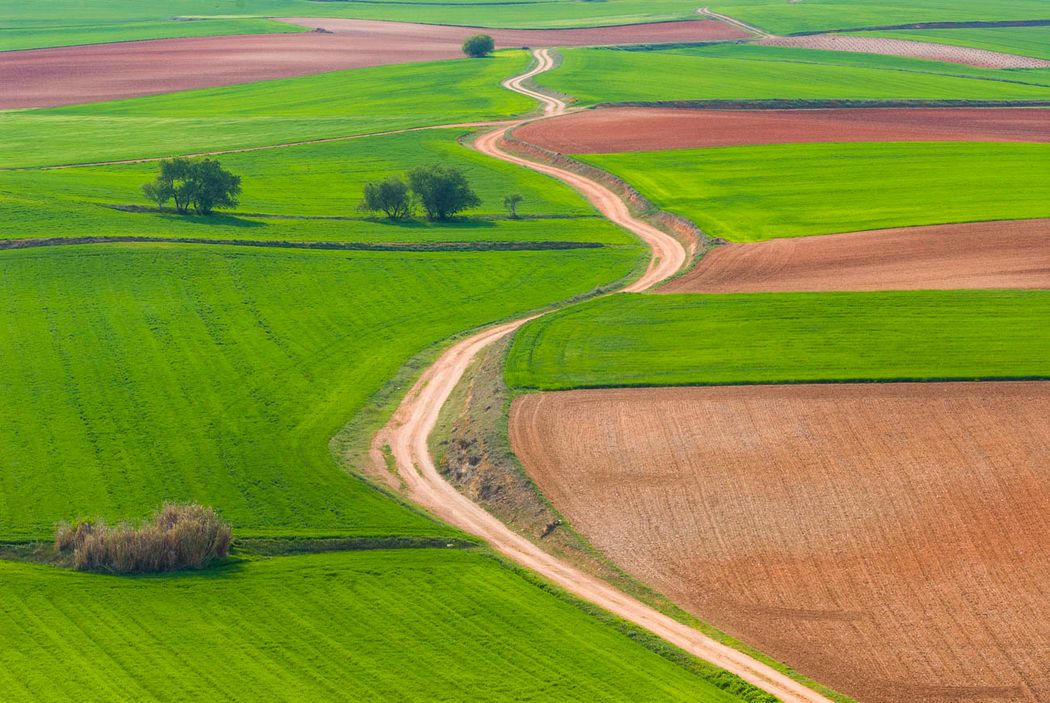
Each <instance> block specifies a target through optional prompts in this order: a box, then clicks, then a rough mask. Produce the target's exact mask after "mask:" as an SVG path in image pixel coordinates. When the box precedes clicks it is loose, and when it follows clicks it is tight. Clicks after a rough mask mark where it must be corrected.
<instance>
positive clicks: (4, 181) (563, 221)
mask: <svg viewBox="0 0 1050 703" xmlns="http://www.w3.org/2000/svg"><path fill="white" fill-rule="evenodd" d="M468 134H469V131H467V130H433V131H424V132H410V133H405V134H395V135H389V136H384V137H365V138H361V139H356V140H349V141H345V142H331V143H323V144H312V145H304V146H297V147H287V148H281V149H273V150H264V151H255V152H248V153H241V154H228V155H224V156H221V157H219V158H220V159H221V161H222V163H223V165H224V166H226V167H227V168H230V169H231V170H233V171H234V172H235V173H238V174H240V175H241V176H242V177H243V179H244V193H243V194H242V197H241V205H240V206H239V209H238V210H239V212H245V213H265V214H272V215H282V216H285V217H286V218H291V217H295V218H300V217H310V218H323V217H341V218H362V217H364V214H363V213H359V212H358V211H357V209H356V208H357V204H358V202H359V201H360V200H361V196H362V192H363V189H364V184H365V182H367V181H369V180H376V179H381V178H383V177H385V176H387V175H390V174H394V173H401V172H403V171H405V170H408V169H411V168H414V167H416V166H421V165H428V164H433V163H441V164H445V165H451V166H455V167H457V168H461V169H463V170H464V171H465V172H466V174H467V177H468V178H469V179H470V182H471V184H472V185H473V186H474V188H475V189H476V190H477V191H478V194H479V195H480V196H481V198H482V201H483V202H482V205H481V207H480V208H478V209H476V210H473V211H471V212H470V213H469V215H470V217H469V219H463V220H460V221H457V222H452V223H442V224H427V223H423V222H420V221H415V222H411V223H389V222H386V221H379V222H370V221H362V220H360V219H357V220H356V221H345V220H324V219H280V218H275V217H270V218H266V217H243V216H216V217H211V218H200V217H178V216H175V215H158V214H143V213H129V212H121V211H117V210H114V209H111V208H108V207H102V206H104V205H123V204H138V205H146V204H148V203H147V202H146V201H145V199H144V198H143V196H142V195H141V191H140V186H141V185H142V184H143V183H145V182H147V181H149V180H152V179H153V177H154V176H155V174H156V172H157V164H155V163H142V164H121V165H111V166H95V167H83V168H75V169H59V170H26V171H0V238H14V239H25V238H36V237H74V236H128V235H134V236H168V237H207V238H212V239H216V238H219V239H225V238H230V239H259V240H274V239H276V240H313V241H365V242H380V243H382V242H420V241H431V242H433V241H507V240H532V241H536V240H560V241H591V242H603V243H613V244H625V243H631V242H632V241H633V240H632V238H631V237H630V236H629V235H627V234H626V233H625V232H623V231H622V230H620V229H618V228H616V227H614V226H613V225H611V224H609V223H608V222H607V221H606V220H604V219H602V218H599V217H597V215H596V213H595V212H594V210H593V209H592V208H591V207H590V206H589V205H588V204H587V203H586V202H585V201H584V200H583V199H582V198H580V197H579V196H578V195H577V194H576V193H574V192H573V191H572V190H571V189H570V188H568V187H567V186H565V185H563V184H561V183H559V182H558V181H555V180H553V179H551V178H547V177H546V176H541V175H538V174H536V173H534V172H532V171H529V170H528V169H523V168H519V167H517V166H512V165H509V164H505V163H503V162H502V161H497V160H495V159H491V158H488V157H485V156H482V155H481V154H479V153H477V152H475V151H473V150H472V149H469V148H467V147H465V146H463V145H461V144H460V143H458V141H457V139H458V138H459V137H463V136H466V135H468ZM508 193H520V194H521V195H523V196H524V198H525V200H524V202H523V203H522V205H521V207H520V213H521V214H522V216H523V217H526V218H528V217H535V218H549V217H554V218H557V219H522V220H509V219H506V212H505V210H504V208H503V197H504V196H505V195H507V194H508Z"/></svg>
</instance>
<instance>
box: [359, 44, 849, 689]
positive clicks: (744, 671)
mask: <svg viewBox="0 0 1050 703" xmlns="http://www.w3.org/2000/svg"><path fill="white" fill-rule="evenodd" d="M537 61H538V62H539V63H540V65H544V62H545V58H544V56H543V55H542V53H540V54H539V55H538V56H537ZM512 85H513V83H512ZM548 106H550V104H548ZM504 131H505V130H502V129H501V130H498V131H496V132H493V133H490V134H488V135H485V136H483V137H481V138H479V139H478V140H477V142H476V147H477V148H478V149H479V150H480V151H482V152H483V153H487V154H490V155H492V156H495V157H496V158H500V159H503V160H505V161H508V162H510V163H516V164H520V165H522V166H525V167H527V168H532V169H534V170H537V171H539V172H541V173H546V174H548V175H552V176H554V177H556V178H561V179H564V180H565V181H566V182H567V183H569V184H570V185H572V186H574V187H575V188H577V189H578V190H579V191H580V192H581V193H583V195H584V196H585V197H587V198H588V199H590V200H591V201H592V202H593V203H594V204H595V206H596V207H598V209H599V210H601V211H602V212H603V213H604V214H605V215H607V216H608V217H610V219H612V220H613V221H615V222H617V223H619V224H621V225H623V226H624V227H627V228H628V229H630V230H631V231H633V232H634V233H636V234H637V235H638V236H639V237H640V238H642V239H643V240H644V241H645V242H646V243H647V244H649V245H650V246H652V247H653V259H652V263H651V264H650V266H649V268H648V270H647V271H646V273H645V275H644V276H643V277H642V278H641V279H639V280H638V281H637V282H636V283H635V284H633V285H632V286H630V288H629V289H630V290H634V291H641V290H645V289H647V288H649V287H651V286H653V285H655V284H656V283H658V282H660V281H662V280H664V279H666V278H667V277H668V276H670V275H672V274H674V273H675V272H676V271H678V270H679V268H681V266H682V265H683V264H684V263H685V259H686V256H685V250H684V249H683V248H682V246H681V245H680V244H679V243H678V242H677V241H676V240H674V239H673V238H671V237H670V236H668V235H666V234H664V233H663V232H660V231H658V230H656V229H654V228H651V227H649V226H648V225H646V224H645V223H643V222H640V221H638V220H636V219H634V218H633V217H632V216H631V215H630V213H628V212H627V208H626V206H625V205H624V204H623V203H622V202H620V201H619V200H618V199H617V198H616V197H615V196H614V195H613V194H612V193H611V192H610V191H608V190H607V189H606V188H604V187H603V186H601V185H599V184H597V183H594V182H592V181H589V180H588V179H585V178H583V177H581V176H578V175H576V174H574V173H571V172H568V171H564V170H561V169H557V168H553V167H550V166H546V165H540V164H534V163H532V162H529V161H526V160H524V159H521V158H518V157H516V156H512V155H509V154H506V153H505V152H503V151H502V150H501V149H500V146H499V139H500V137H501V136H502V134H503V132H504ZM526 321H527V320H517V321H514V322H509V323H506V324H502V325H498V326H496V327H492V328H489V329H486V330H484V331H482V332H479V333H477V334H475V335H473V336H471V337H469V338H467V339H464V340H462V341H460V342H459V343H457V344H455V345H454V346H453V347H452V348H450V349H449V350H448V351H446V352H445V353H444V354H442V355H441V357H440V358H439V359H438V360H437V361H436V362H435V363H434V364H433V365H432V366H431V367H430V368H429V369H427V370H426V372H425V373H424V374H423V375H422V377H421V378H420V379H419V381H418V382H417V383H416V385H415V386H414V387H413V388H412V390H411V391H409V393H408V395H407V396H406V397H405V399H404V401H403V402H402V403H401V405H400V406H399V408H398V410H397V412H396V413H395V415H394V417H393V418H392V419H391V420H390V422H389V423H388V424H387V425H386V427H384V428H383V429H382V430H380V432H379V433H378V434H377V435H376V437H375V440H374V442H373V448H372V461H373V470H374V471H377V472H385V468H386V463H385V460H384V455H383V449H384V447H389V448H390V451H391V453H392V455H393V458H394V462H395V465H396V468H397V480H399V481H400V482H401V483H402V484H403V488H404V491H405V493H406V495H407V496H408V497H409V498H410V499H411V500H412V501H414V502H416V503H418V504H419V505H421V506H423V507H424V508H426V509H427V510H429V511H430V512H432V513H433V514H434V515H436V516H437V517H439V518H441V519H442V520H445V521H447V522H449V523H451V524H452V525H455V526H456V527H459V528H460V529H462V530H465V531H467V532H470V533H471V534H474V535H477V536H480V537H482V538H484V539H485V540H486V541H487V542H488V543H489V544H490V545H491V546H492V547H493V548H494V549H496V550H497V551H499V552H500V553H502V554H504V555H505V556H507V557H509V558H510V559H513V560H514V561H515V562H516V563H518V564H520V565H522V566H524V567H526V568H529V569H532V570H533V571H536V572H537V573H539V574H541V575H542V576H544V577H545V578H547V579H549V580H550V581H551V582H553V583H555V584H557V585H558V586H560V587H562V588H564V589H565V590H567V591H569V592H570V593H572V594H574V595H576V596H578V597H580V598H583V599H585V600H588V601H590V602H592V603H595V604H597V605H599V606H601V607H603V608H605V609H606V610H608V611H610V612H612V613H614V614H615V615H617V616H619V617H621V618H624V619H625V620H628V621H630V622H632V623H635V624H636V625H639V626H641V627H643V628H645V629H647V630H649V631H651V632H653V633H655V634H656V635H658V636H660V637H662V638H663V639H665V640H667V641H668V642H670V643H671V644H674V645H675V646H678V647H680V648H681V649H683V650H685V651H686V652H689V653H690V654H693V655H695V656H697V657H700V658H702V659H705V660H707V661H709V662H711V663H712V664H715V665H716V666H720V667H722V668H724V669H726V670H728V671H731V672H733V673H735V674H737V675H739V676H740V677H741V678H743V679H745V680H747V681H749V682H751V683H753V684H755V685H756V686H758V687H760V688H762V689H765V690H766V691H769V692H770V693H773V694H774V695H776V696H777V697H779V698H780V699H781V700H782V701H785V703H817V702H820V703H830V701H828V699H827V698H825V697H824V696H821V695H819V694H817V693H816V692H814V691H812V690H810V689H808V688H806V687H805V686H802V685H801V684H799V683H797V682H795V681H794V680H792V679H791V678H789V677H787V676H785V675H784V674H781V673H780V672H778V671H776V670H775V669H773V668H771V667H769V666H767V665H765V664H762V663H761V662H758V661H756V660H755V659H752V658H751V657H749V656H747V655H745V654H743V653H741V652H739V651H737V650H735V649H732V648H731V647H727V646H725V645H723V644H721V643H719V642H716V641H715V640H713V639H711V638H709V637H707V636H706V635H704V634H702V633H700V632H698V631H697V630H694V629H693V628H691V627H688V626H686V625H683V624H682V623H680V622H678V621H676V620H674V619H672V618H670V617H668V616H666V615H664V614H663V613H660V612H659V611H657V610H655V609H654V608H651V607H649V606H647V605H645V604H643V603H641V602H640V601H637V600H635V599H633V598H631V597H629V596H627V595H625V594H623V593H621V592H620V591H618V590H617V589H615V588H613V587H612V586H610V585H609V584H608V583H606V582H604V581H602V580H601V579H599V578H596V577H594V576H590V575H588V574H586V573H584V572H582V571H580V570H579V569H577V568H575V567H574V566H572V565H570V564H568V563H565V562H563V561H561V560H559V559H557V558H555V557H553V556H551V555H550V554H547V553H546V552H545V551H543V550H542V549H540V548H539V547H537V546H536V545H535V544H533V543H532V542H530V541H529V540H528V539H526V538H524V537H522V536H521V535H519V534H517V533H515V532H513V531H512V530H510V529H509V528H508V527H507V526H506V525H504V524H503V523H502V522H500V521H499V520H497V519H496V518H495V517H493V516H492V515H491V514H490V513H488V512H486V511H485V510H484V509H483V508H481V507H480V506H479V505H477V504H475V503H473V502H471V501H470V500H469V499H468V498H466V497H465V496H464V495H463V494H461V493H459V492H458V491H457V490H456V489H455V488H454V487H453V486H452V485H451V484H449V483H448V482H446V481H445V480H444V478H442V476H441V475H440V474H439V473H438V471H437V469H436V468H435V466H434V460H433V458H432V457H431V455H430V450H429V447H428V445H427V439H428V438H429V436H430V433H431V432H432V431H433V429H434V426H435V424H436V423H437V419H438V414H439V413H440V411H441V408H442V406H443V405H444V404H445V402H446V400H447V399H448V397H449V395H450V394H451V393H452V390H453V388H455V386H456V384H457V383H458V382H459V380H460V379H461V378H462V377H463V375H464V374H465V373H466V372H467V369H468V368H469V367H470V364H471V362H472V360H473V359H474V357H475V356H476V355H477V354H478V352H479V351H481V350H482V349H484V348H485V347H487V346H488V345H490V344H492V343H494V342H496V341H497V340H499V339H502V338H503V337H505V336H506V335H508V334H510V333H511V332H513V331H514V330H516V329H517V328H518V327H520V326H521V325H522V324H524V323H525V322H526Z"/></svg>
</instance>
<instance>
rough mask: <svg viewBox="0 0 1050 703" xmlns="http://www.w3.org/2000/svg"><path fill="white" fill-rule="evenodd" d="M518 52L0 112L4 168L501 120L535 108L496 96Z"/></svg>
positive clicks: (521, 56) (503, 93)
mask: <svg viewBox="0 0 1050 703" xmlns="http://www.w3.org/2000/svg"><path fill="white" fill-rule="evenodd" d="M528 61H529V59H528V56H527V55H526V54H525V52H522V51H513V52H504V53H500V54H498V55H497V56H496V57H494V58H492V59H490V60H487V61H468V60H465V59H464V60H454V61H440V62H434V63H422V64H410V65H404V66H378V67H375V68H361V69H356V70H353V71H339V72H335V73H324V74H320V75H314V76H302V77H299V78H289V79H284V80H277V81H263V82H261V83H248V84H243V85H237V86H229V87H224V88H209V89H207V90H195V91H186V92H181V93H171V94H168V95H158V96H152V97H145V98H133V99H130V100H121V101H114V102H108V103H95V104H92V105H78V106H73V107H62V108H49V109H39V110H21V111H6V112H0V133H2V134H3V135H4V138H3V140H2V141H0V167H14V166H41V165H49V164H66V163H85V162H95V161H103V160H116V159H133V158H144V157H151V156H170V155H172V154H187V153H194V152H200V151H209V150H220V149H232V148H239V147H251V146H265V145H269V144H282V143H287V142H296V141H302V140H308V139H318V138H324V137H337V136H349V135H357V134H370V133H375V132H384V131H389V130H396V129H405V128H409V127H423V126H427V125H441V124H450V123H459V122H470V121H476V120H487V119H502V118H507V117H511V116H514V115H517V114H519V113H523V112H528V111H529V110H531V109H532V108H533V107H534V106H535V103H534V102H533V101H532V100H529V99H528V98H525V97H524V96H521V95H518V94H517V93H512V92H510V91H508V90H505V89H504V88H502V87H500V81H502V80H503V79H504V78H506V77H508V76H511V75H514V74H516V73H520V72H521V71H522V70H524V68H525V66H526V65H527V64H528Z"/></svg>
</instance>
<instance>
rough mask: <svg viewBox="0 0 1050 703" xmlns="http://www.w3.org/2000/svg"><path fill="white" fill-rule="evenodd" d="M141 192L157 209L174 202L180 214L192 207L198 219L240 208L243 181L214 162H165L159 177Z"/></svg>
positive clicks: (206, 160)
mask: <svg viewBox="0 0 1050 703" xmlns="http://www.w3.org/2000/svg"><path fill="white" fill-rule="evenodd" d="M142 192H143V194H144V195H145V196H146V197H147V198H149V199H150V200H152V201H153V202H155V203H156V204H157V207H164V205H165V203H167V202H168V201H169V200H174V201H175V209H176V210H177V211H178V212H180V213H186V212H189V209H190V208H191V207H192V208H193V209H194V210H195V211H196V212H197V214H198V215H210V214H211V213H212V211H214V210H215V209H216V208H228V207H236V206H237V196H238V195H240V193H241V177H240V176H235V175H234V174H232V173H230V172H229V171H227V170H226V169H224V168H223V167H222V165H221V164H219V162H218V161H216V160H215V159H202V160H200V161H190V160H189V159H184V158H175V159H164V160H163V161H161V162H160V175H158V176H157V178H156V179H155V180H154V181H152V182H151V183H147V184H145V185H144V186H142Z"/></svg>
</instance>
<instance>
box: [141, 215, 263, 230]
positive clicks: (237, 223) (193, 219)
mask: <svg viewBox="0 0 1050 703" xmlns="http://www.w3.org/2000/svg"><path fill="white" fill-rule="evenodd" d="M158 216H159V217H160V218H161V219H164V220H169V221H171V222H184V223H187V224H191V225H200V226H202V227H216V226H220V227H240V228H245V229H255V228H257V227H267V226H269V225H268V224H267V223H266V222H260V221H258V220H247V219H245V218H243V217H237V216H236V215H224V214H219V213H213V214H211V215H193V214H186V215H180V214H178V213H174V212H163V213H158Z"/></svg>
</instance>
